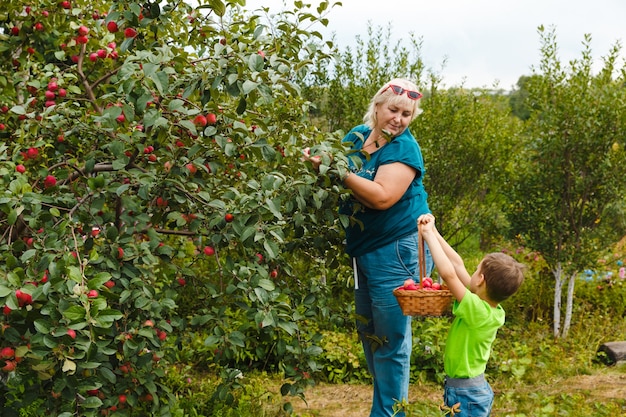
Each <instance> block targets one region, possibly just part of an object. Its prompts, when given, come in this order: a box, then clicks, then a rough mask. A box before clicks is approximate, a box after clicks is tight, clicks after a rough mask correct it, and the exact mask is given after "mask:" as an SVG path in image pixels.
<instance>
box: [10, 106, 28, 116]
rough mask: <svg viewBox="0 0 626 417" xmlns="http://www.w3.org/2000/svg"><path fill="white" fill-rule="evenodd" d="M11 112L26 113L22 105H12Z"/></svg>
mask: <svg viewBox="0 0 626 417" xmlns="http://www.w3.org/2000/svg"><path fill="white" fill-rule="evenodd" d="M11 112H13V113H15V114H18V115H22V114H26V109H25V108H24V106H13V107H11Z"/></svg>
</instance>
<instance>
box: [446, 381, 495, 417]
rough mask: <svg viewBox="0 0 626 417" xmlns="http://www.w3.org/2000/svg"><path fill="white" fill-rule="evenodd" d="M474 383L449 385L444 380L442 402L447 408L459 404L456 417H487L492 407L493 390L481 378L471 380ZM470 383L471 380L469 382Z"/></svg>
mask: <svg viewBox="0 0 626 417" xmlns="http://www.w3.org/2000/svg"><path fill="white" fill-rule="evenodd" d="M472 379H474V380H477V381H476V383H470V384H466V383H463V382H462V380H452V381H457V382H459V381H461V383H451V382H449V380H448V379H446V383H445V386H444V392H443V402H444V404H445V405H446V406H447V407H453V406H454V405H455V404H457V403H458V404H459V409H460V412H456V413H455V414H454V415H455V416H458V417H489V416H490V415H491V407H492V406H493V390H492V389H491V386H490V385H489V383H488V382H487V381H486V380H485V379H484V377H483V376H481V377H477V378H472ZM470 381H471V380H470Z"/></svg>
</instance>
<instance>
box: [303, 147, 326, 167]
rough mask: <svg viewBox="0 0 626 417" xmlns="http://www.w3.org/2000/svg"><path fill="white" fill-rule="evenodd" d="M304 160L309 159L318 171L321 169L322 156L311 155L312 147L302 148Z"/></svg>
mask: <svg viewBox="0 0 626 417" xmlns="http://www.w3.org/2000/svg"><path fill="white" fill-rule="evenodd" d="M302 160H303V161H309V162H310V163H311V165H313V168H314V169H315V170H316V171H319V170H320V165H321V164H322V157H321V156H320V155H313V156H311V148H309V147H306V148H304V149H302Z"/></svg>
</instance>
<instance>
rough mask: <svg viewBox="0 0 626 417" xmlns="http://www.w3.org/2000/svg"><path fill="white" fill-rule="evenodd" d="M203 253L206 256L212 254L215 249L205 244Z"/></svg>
mask: <svg viewBox="0 0 626 417" xmlns="http://www.w3.org/2000/svg"><path fill="white" fill-rule="evenodd" d="M204 254H205V255H206V256H213V255H214V254H215V249H213V246H205V247H204Z"/></svg>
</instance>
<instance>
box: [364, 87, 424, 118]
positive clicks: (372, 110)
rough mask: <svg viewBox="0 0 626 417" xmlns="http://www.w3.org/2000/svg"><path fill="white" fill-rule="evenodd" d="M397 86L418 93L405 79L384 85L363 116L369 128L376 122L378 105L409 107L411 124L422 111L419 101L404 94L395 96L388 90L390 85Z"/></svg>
mask: <svg viewBox="0 0 626 417" xmlns="http://www.w3.org/2000/svg"><path fill="white" fill-rule="evenodd" d="M392 84H393V85H397V86H400V87H402V88H404V89H405V90H411V91H418V89H417V86H416V85H415V84H414V83H413V82H411V81H409V80H407V79H405V78H394V79H393V80H391V81H389V82H387V83H385V85H383V86H382V87H381V88H380V89H379V90H378V91H377V92H376V94H374V97H372V100H371V101H370V104H369V107H368V109H367V112H366V113H365V116H363V122H364V123H365V124H366V125H367V126H368V127H370V128H372V129H373V128H374V127H375V126H376V123H377V122H378V118H377V116H376V106H378V105H379V104H390V105H402V106H406V105H408V106H410V107H412V108H413V114H412V115H411V122H412V121H413V120H415V118H416V117H417V116H419V114H420V113H421V112H422V111H423V110H422V109H420V107H419V102H420V100H421V98H420V99H419V100H412V99H410V98H409V97H408V96H407V95H406V94H400V95H398V94H395V93H394V92H393V91H392V90H391V89H390V88H389V86H390V85H392Z"/></svg>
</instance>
